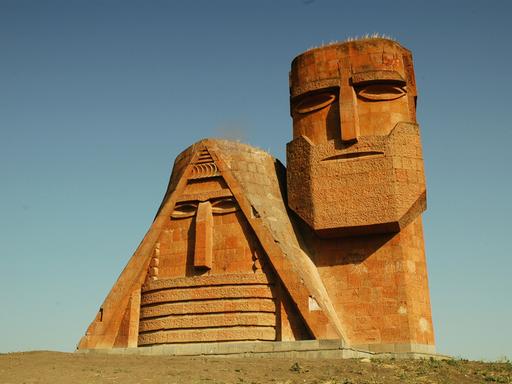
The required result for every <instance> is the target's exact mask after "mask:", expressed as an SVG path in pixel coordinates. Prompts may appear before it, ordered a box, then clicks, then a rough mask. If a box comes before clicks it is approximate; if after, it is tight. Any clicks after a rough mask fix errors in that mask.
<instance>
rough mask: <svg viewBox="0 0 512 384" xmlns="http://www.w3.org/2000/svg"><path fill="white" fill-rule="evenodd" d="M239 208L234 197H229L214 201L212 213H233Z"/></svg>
mask: <svg viewBox="0 0 512 384" xmlns="http://www.w3.org/2000/svg"><path fill="white" fill-rule="evenodd" d="M237 210H238V204H237V203H236V200H235V199H233V198H232V197H228V198H226V199H221V200H216V201H212V213H213V214H217V215H220V214H223V213H231V212H235V211H237Z"/></svg>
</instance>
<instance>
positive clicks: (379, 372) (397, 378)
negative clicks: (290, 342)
mask: <svg viewBox="0 0 512 384" xmlns="http://www.w3.org/2000/svg"><path fill="white" fill-rule="evenodd" d="M0 383H2V384H3V383H52V384H59V383H88V384H94V383H123V384H131V383H237V384H241V383H276V384H277V383H288V384H291V383H324V384H326V383H330V384H334V383H341V384H356V383H357V384H359V383H361V384H362V383H454V384H459V383H462V384H464V383H512V364H511V363H510V362H503V363H483V362H477V361H464V360H448V361H437V360H389V359H388V360H369V359H352V360H334V359H320V360H310V359H307V360H306V359H278V358H274V359H270V358H238V359H231V358H230V359H226V358H205V357H204V358H203V357H192V358H191V357H169V356H120V355H97V354H95V355H85V354H76V353H60V352H22V353H8V354H0Z"/></svg>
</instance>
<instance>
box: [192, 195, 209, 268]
mask: <svg viewBox="0 0 512 384" xmlns="http://www.w3.org/2000/svg"><path fill="white" fill-rule="evenodd" d="M212 248H213V216H212V205H211V204H210V202H209V201H205V202H202V203H199V206H198V208H197V215H196V233H195V240H194V267H195V268H207V269H211V268H212Z"/></svg>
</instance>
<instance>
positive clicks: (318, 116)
mask: <svg viewBox="0 0 512 384" xmlns="http://www.w3.org/2000/svg"><path fill="white" fill-rule="evenodd" d="M290 93H291V98H290V103H291V115H292V118H293V137H294V139H293V140H292V141H291V142H290V143H289V144H288V148H287V167H288V199H289V204H290V207H291V208H292V209H293V210H294V211H295V212H296V213H297V214H298V215H299V216H300V217H301V218H302V219H303V220H304V221H305V222H306V223H308V224H309V225H310V226H311V227H312V228H313V229H315V230H316V231H317V233H318V234H320V235H324V236H337V235H343V234H358V233H371V232H393V231H398V230H399V229H400V228H401V227H402V226H403V225H405V224H407V222H408V220H409V219H408V217H409V216H408V212H409V211H410V209H411V208H413V207H415V206H420V207H423V206H424V190H425V185H424V176H423V163H422V156H421V146H420V141H419V131H418V127H417V125H416V117H415V103H416V86H415V80H414V73H413V68H412V58H411V55H410V52H409V51H407V50H406V49H404V48H402V47H401V46H400V45H399V44H397V43H395V42H393V41H390V40H385V39H370V40H362V41H354V42H348V43H343V44H337V45H332V46H327V47H323V48H318V49H314V50H311V51H308V52H306V53H304V54H302V55H300V56H298V57H297V58H296V59H295V60H294V61H293V63H292V69H291V72H290ZM420 209H421V208H420Z"/></svg>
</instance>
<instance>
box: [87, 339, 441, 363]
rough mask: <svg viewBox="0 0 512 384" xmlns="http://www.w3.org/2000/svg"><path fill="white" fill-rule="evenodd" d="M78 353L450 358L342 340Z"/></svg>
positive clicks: (420, 349) (428, 350)
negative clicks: (355, 343) (349, 344)
mask: <svg viewBox="0 0 512 384" xmlns="http://www.w3.org/2000/svg"><path fill="white" fill-rule="evenodd" d="M77 352H78V353H98V354H120V355H167V356H208V357H236V358H239V357H272V358H273V357H279V358H306V359H354V358H384V359H386V358H396V359H429V358H433V359H439V360H444V359H449V358H450V357H449V356H445V355H439V354H436V352H435V347H434V346H432V345H425V344H375V345H360V346H350V347H348V346H346V345H344V343H343V342H342V341H341V340H302V341H256V342H255V341H239V342H223V343H192V344H162V345H155V346H147V347H137V348H111V349H80V350H77Z"/></svg>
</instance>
